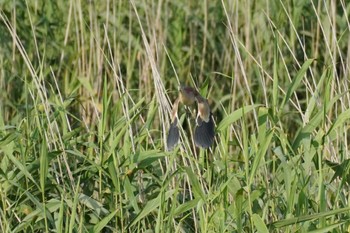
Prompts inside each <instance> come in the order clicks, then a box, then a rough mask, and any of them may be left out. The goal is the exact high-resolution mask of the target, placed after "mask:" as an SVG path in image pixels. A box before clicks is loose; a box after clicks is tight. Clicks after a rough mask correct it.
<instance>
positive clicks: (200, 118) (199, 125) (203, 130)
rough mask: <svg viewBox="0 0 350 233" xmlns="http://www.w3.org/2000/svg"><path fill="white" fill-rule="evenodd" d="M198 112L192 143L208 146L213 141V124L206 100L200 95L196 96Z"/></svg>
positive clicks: (203, 146)
mask: <svg viewBox="0 0 350 233" xmlns="http://www.w3.org/2000/svg"><path fill="white" fill-rule="evenodd" d="M196 101H197V104H198V113H197V118H196V128H195V130H194V143H195V144H196V146H198V147H202V148H209V147H210V146H211V144H213V142H214V137H215V125H214V120H213V114H212V113H211V111H210V107H209V103H208V100H207V99H205V98H203V97H202V96H201V95H198V96H196Z"/></svg>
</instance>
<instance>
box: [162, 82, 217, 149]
mask: <svg viewBox="0 0 350 233" xmlns="http://www.w3.org/2000/svg"><path fill="white" fill-rule="evenodd" d="M180 103H181V104H183V105H185V106H186V107H190V106H192V105H194V104H195V103H197V108H198V110H197V117H196V127H195V131H194V138H193V140H194V143H195V145H196V146H197V147H201V148H204V149H206V148H209V147H210V146H211V145H212V144H213V142H214V137H215V125H214V120H213V115H212V113H211V111H210V107H209V103H208V100H207V99H206V98H204V97H202V96H201V95H200V94H199V92H198V91H197V90H196V89H194V88H192V87H188V86H184V85H180V87H179V97H178V98H177V99H176V100H175V102H174V104H173V109H172V112H171V123H170V127H169V132H168V137H167V149H168V150H169V151H170V150H173V149H174V148H175V146H176V145H177V143H178V141H179V138H180V133H179V127H178V122H179V120H178V115H177V112H178V108H179V104H180Z"/></svg>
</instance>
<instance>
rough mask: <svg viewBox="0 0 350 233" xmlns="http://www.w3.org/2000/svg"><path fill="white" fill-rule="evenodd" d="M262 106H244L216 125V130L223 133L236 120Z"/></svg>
mask: <svg viewBox="0 0 350 233" xmlns="http://www.w3.org/2000/svg"><path fill="white" fill-rule="evenodd" d="M261 106H263V105H262V104H254V105H248V106H244V107H242V108H239V109H237V110H236V111H234V112H233V113H231V114H229V115H227V116H226V117H225V118H224V119H222V121H221V122H220V123H219V124H218V127H217V130H218V131H223V130H225V129H226V128H227V127H228V126H229V125H231V124H232V123H234V122H236V121H237V120H238V119H240V118H241V117H243V116H244V115H245V114H247V113H249V112H251V111H252V110H253V109H255V108H258V107H261Z"/></svg>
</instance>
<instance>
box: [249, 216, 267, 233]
mask: <svg viewBox="0 0 350 233" xmlns="http://www.w3.org/2000/svg"><path fill="white" fill-rule="evenodd" d="M252 219H253V223H254V226H255V227H256V229H257V231H258V232H259V233H269V230H268V229H267V227H266V225H265V223H264V221H263V220H262V219H261V218H260V216H259V215H257V214H253V216H252Z"/></svg>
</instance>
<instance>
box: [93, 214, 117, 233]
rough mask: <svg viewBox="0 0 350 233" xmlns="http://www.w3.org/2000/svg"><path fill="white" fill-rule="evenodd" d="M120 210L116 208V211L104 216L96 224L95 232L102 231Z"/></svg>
mask: <svg viewBox="0 0 350 233" xmlns="http://www.w3.org/2000/svg"><path fill="white" fill-rule="evenodd" d="M117 211H118V210H115V211H114V212H112V213H110V214H109V215H107V216H106V217H104V218H103V219H102V220H101V221H100V222H99V223H97V224H96V225H95V226H94V231H93V232H101V231H102V229H103V228H104V227H105V226H106V225H107V224H108V223H109V221H111V219H112V218H113V217H114V216H115V214H116V213H117Z"/></svg>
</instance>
